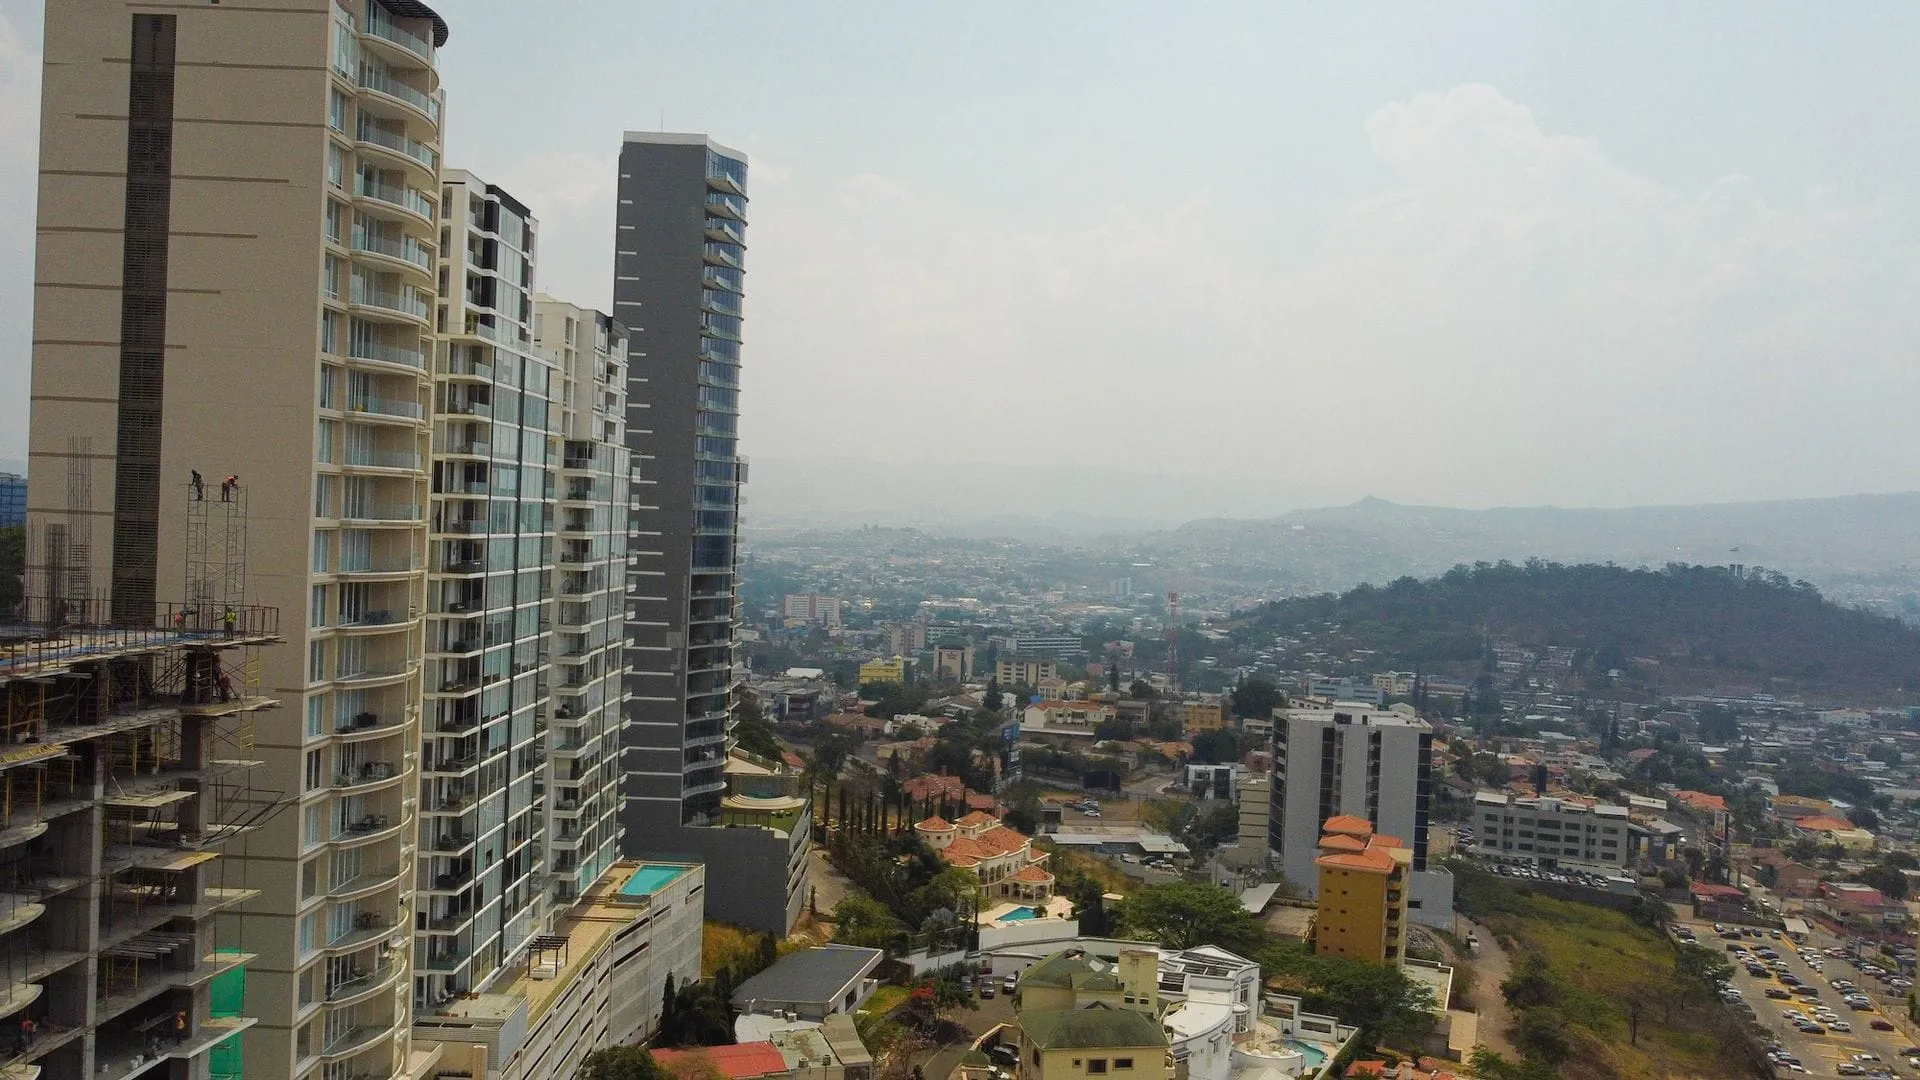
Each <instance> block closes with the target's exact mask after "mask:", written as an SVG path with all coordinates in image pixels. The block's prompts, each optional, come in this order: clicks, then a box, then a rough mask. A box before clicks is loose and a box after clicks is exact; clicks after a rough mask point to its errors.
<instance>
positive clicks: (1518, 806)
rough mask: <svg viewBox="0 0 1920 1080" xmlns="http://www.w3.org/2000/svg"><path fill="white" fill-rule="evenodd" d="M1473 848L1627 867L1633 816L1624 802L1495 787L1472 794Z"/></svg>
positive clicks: (1559, 862) (1541, 860) (1552, 861)
mask: <svg viewBox="0 0 1920 1080" xmlns="http://www.w3.org/2000/svg"><path fill="white" fill-rule="evenodd" d="M1473 825H1474V827H1475V828H1476V829H1478V830H1479V831H1478V833H1477V834H1476V835H1475V837H1474V841H1475V847H1474V850H1476V851H1479V852H1482V853H1484V854H1487V855H1495V856H1498V857H1500V858H1503V859H1526V860H1530V861H1532V862H1536V863H1538V864H1540V865H1541V866H1545V867H1547V868H1549V869H1552V868H1556V867H1560V866H1577V867H1580V868H1583V869H1584V868H1592V869H1595V870H1602V869H1604V870H1620V869H1623V868H1625V867H1626V865H1627V860H1628V857H1629V855H1630V853H1631V848H1632V842H1631V841H1632V828H1633V827H1632V822H1631V821H1630V820H1629V818H1628V809H1627V807H1624V806H1606V805H1602V804H1599V803H1593V802H1588V801H1586V800H1581V799H1555V798H1547V797H1541V798H1520V797H1518V796H1514V795H1508V794H1505V793H1503V792H1498V791H1479V792H1475V793H1474V796H1473Z"/></svg>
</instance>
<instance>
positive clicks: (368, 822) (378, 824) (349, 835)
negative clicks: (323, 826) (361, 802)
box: [327, 814, 407, 848]
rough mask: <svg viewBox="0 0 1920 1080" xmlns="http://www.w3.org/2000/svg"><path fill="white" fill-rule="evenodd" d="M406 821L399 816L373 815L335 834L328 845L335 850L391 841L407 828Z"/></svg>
mask: <svg viewBox="0 0 1920 1080" xmlns="http://www.w3.org/2000/svg"><path fill="white" fill-rule="evenodd" d="M406 824H407V823H406V821H405V819H403V818H402V817H401V816H400V815H398V814H372V815H368V816H367V817H366V818H365V819H363V820H362V821H360V822H358V823H356V824H353V825H349V826H347V827H346V828H345V829H342V830H341V831H339V832H337V833H335V834H333V837H332V839H330V840H328V841H327V845H328V846H329V847H333V848H356V847H365V846H366V845H368V844H372V843H376V842H378V841H381V840H391V839H393V838H394V837H396V836H399V835H400V833H401V830H403V829H404V828H405V827H406Z"/></svg>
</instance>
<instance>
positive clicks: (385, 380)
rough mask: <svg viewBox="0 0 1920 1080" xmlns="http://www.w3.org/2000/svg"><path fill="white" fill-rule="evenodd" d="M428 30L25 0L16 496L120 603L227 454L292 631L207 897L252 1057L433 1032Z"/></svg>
mask: <svg viewBox="0 0 1920 1080" xmlns="http://www.w3.org/2000/svg"><path fill="white" fill-rule="evenodd" d="M446 39H447V27H446V24H445V22H443V21H442V20H441V19H440V18H439V17H438V16H437V15H435V14H434V13H433V11H432V10H431V9H430V8H428V7H427V6H426V5H425V4H423V3H421V2H420V0H342V2H333V0H288V2H287V3H284V4H280V5H275V6H263V5H260V4H198V5H174V6H168V7H165V8H160V7H159V6H158V5H155V6H154V9H153V10H129V6H128V5H126V4H124V3H120V2H117V0H63V2H62V3H58V4H50V5H48V7H47V23H46V53H45V68H44V71H45V78H44V82H43V87H42V97H41V126H40V132H41V151H40V170H41V174H40V199H39V211H38V213H39V222H38V231H37V237H38V239H37V252H36V267H35V307H34V330H33V340H34V341H35V343H36V344H35V347H34V369H33V386H32V393H33V406H34V408H33V421H32V431H31V434H30V440H29V464H30V468H29V470H28V473H29V480H28V484H29V506H30V508H32V509H31V510H30V517H31V516H32V513H33V512H34V511H38V512H40V513H42V514H45V515H46V524H48V525H50V526H51V525H55V524H58V525H60V526H61V527H62V530H63V531H62V532H61V535H60V542H61V546H62V548H63V554H62V556H61V559H62V561H63V571H62V573H63V574H64V575H65V576H66V577H67V580H68V581H69V582H72V581H73V580H74V575H75V574H79V575H82V576H84V577H85V578H86V579H87V580H88V581H89V582H90V586H91V587H100V588H105V589H106V590H107V591H108V592H109V593H110V595H111V601H110V609H111V610H110V617H111V618H112V619H113V620H114V621H119V622H136V621H137V622H142V623H144V622H145V621H146V620H148V619H150V618H151V617H152V613H153V610H154V607H155V605H156V603H157V602H158V601H159V600H160V599H162V598H164V597H166V596H167V595H168V593H169V592H170V591H171V590H170V588H167V587H163V582H167V583H168V584H169V585H170V582H168V579H169V578H170V577H171V575H172V574H173V573H175V572H176V571H174V570H173V569H172V568H175V567H179V566H182V565H184V564H186V563H187V561H188V560H187V555H188V552H189V549H190V548H192V547H193V546H194V545H196V544H204V543H205V542H206V541H207V537H206V536H205V535H203V534H201V533H198V532H196V531H194V530H191V529H189V528H188V526H187V522H186V520H185V517H186V515H178V514H173V513H171V512H168V511H167V508H170V507H172V506H174V505H176V499H177V496H176V495H175V494H174V493H178V492H183V491H185V490H187V486H188V484H189V480H190V477H191V475H192V474H193V473H196V472H197V473H198V474H200V475H201V476H202V477H204V478H205V480H204V486H205V491H206V497H207V498H209V499H213V498H217V495H216V489H217V488H220V487H224V486H225V485H224V484H223V483H222V481H223V479H224V478H226V477H228V476H237V477H238V490H237V491H235V492H234V494H233V498H235V499H237V500H243V501H244V504H245V507H246V510H247V514H246V517H247V522H248V523H247V526H246V529H247V531H246V533H245V550H246V551H247V553H248V558H247V565H248V569H247V574H246V578H245V592H244V595H245V596H246V597H247V598H248V599H249V600H255V601H257V602H258V603H260V604H263V605H265V606H267V607H271V608H274V609H277V610H278V611H279V612H280V616H281V622H280V626H281V630H282V633H283V634H284V635H285V637H286V639H287V643H286V645H285V646H284V647H281V648H276V649H270V650H265V651H264V652H263V654H262V656H261V658H260V668H259V675H260V683H261V685H262V687H263V693H264V694H265V695H267V696H271V697H273V698H275V699H277V700H279V701H281V702H282V703H283V706H284V707H285V708H286V709H287V713H286V714H284V715H285V719H284V720H283V721H282V722H278V723H273V724H266V725H262V726H261V727H260V728H259V729H258V731H257V734H256V737H255V740H254V744H253V746H252V748H251V750H250V754H251V757H252V758H253V759H257V760H259V761H260V762H261V763H262V764H261V765H260V767H259V768H258V769H257V770H255V772H256V774H257V775H256V776H255V777H254V780H253V782H254V783H255V785H256V786H258V787H259V788H261V789H263V790H268V791H276V792H280V793H281V798H283V799H284V800H285V801H286V803H287V806H286V808H285V809H284V810H283V811H282V812H280V813H278V814H276V815H274V816H272V817H270V818H267V819H265V820H264V821H262V822H261V823H260V824H259V826H258V828H256V829H254V830H253V831H251V832H247V833H244V834H242V835H240V836H238V837H237V838H235V839H233V840H230V841H229V842H228V844H227V847H226V855H225V858H224V859H223V860H222V861H231V862H233V863H235V864H237V867H236V869H235V870H230V871H229V872H230V873H231V872H238V873H243V874H244V875H245V880H246V882H247V886H248V887H249V888H252V889H257V890H258V893H257V895H255V896H252V897H249V898H248V899H246V900H245V901H243V902H242V903H241V904H240V905H239V906H238V907H237V908H235V909H233V910H231V911H227V912H223V913H222V914H221V915H220V916H219V924H218V930H219V937H220V940H222V941H231V942H244V943H245V947H246V950H247V951H248V952H249V953H252V954H254V955H253V959H251V960H250V961H248V964H247V1010H248V1012H249V1013H250V1014H252V1015H254V1016H255V1017H257V1023H256V1024H255V1026H254V1027H252V1028H250V1029H249V1030H248V1031H247V1032H246V1033H245V1035H244V1037H243V1044H244V1047H245V1063H244V1068H245V1072H246V1073H247V1074H249V1075H253V1076H263V1077H290V1078H293V1080H307V1078H312V1077H320V1076H323V1075H324V1076H327V1077H334V1076H358V1075H368V1076H378V1077H393V1076H413V1075H424V1074H426V1073H428V1072H430V1071H431V1067H432V1064H433V1062H432V1060H431V1055H430V1054H424V1053H416V1052H415V1051H414V1048H413V1044H412V1039H411V1033H410V1030H409V1027H408V1024H407V1019H408V1012H409V1007H408V1006H409V999H410V987H409V985H408V980H407V978H406V975H407V973H408V972H410V971H411V970H412V969H413V966H414V963H413V957H412V943H413V939H412V933H411V929H410V928H411V927H412V925H413V923H414V921H415V909H414V906H413V888H414V885H413V872H414V869H415V867H414V862H415V853H414V851H413V844H414V843H415V840H416V837H417V836H418V835H419V833H418V830H417V828H416V821H415V809H416V807H415V802H416V797H417V794H418V788H419V782H418V777H417V776H416V775H415V770H416V761H415V754H416V752H417V750H418V749H419V747H420V745H421V743H420V735H419V724H420V704H421V677H422V671H421V668H422V654H423V650H424V645H425V642H424V637H425V618H424V613H425V610H426V607H427V603H428V598H427V580H426V569H425V565H426V543H427V536H426V524H427V521H426V503H427V471H426V463H427V460H426V459H427V451H428V447H429V442H430V437H431V430H430V428H429V425H428V420H427V416H428V412H427V408H428V401H429V394H430V393H431V391H432V384H431V382H430V380H429V372H430V370H431V368H430V365H429V362H428V361H429V358H430V357H431V356H432V355H433V331H434V326H433V321H432V320H433V318H434V313H435V307H436V303H437V280H436V273H435V269H436V259H437V245H438V242H439V235H438V220H439V217H440V207H439V201H440V161H439V142H440V124H441V107H442V99H441V95H440V88H439V76H438V74H437V72H436V68H435V53H436V50H437V49H438V48H439V47H440V46H441V45H444V44H445V42H446ZM75 492H84V493H85V494H84V495H78V494H75ZM75 502H80V503H83V504H84V505H78V506H76V505H73V504H74V503H75ZM29 531H30V534H31V533H32V532H33V527H32V526H31V525H30V526H29ZM42 532H43V534H48V533H50V532H51V530H42ZM38 542H39V541H38V540H36V541H35V543H36V544H38ZM36 550H37V551H38V552H39V556H38V557H40V558H41V559H43V560H45V561H48V562H52V561H55V559H54V553H53V552H51V551H50V550H49V549H48V548H47V547H45V546H38V547H36ZM202 595H208V596H217V595H218V590H213V591H211V592H207V593H203V594H202ZM76 992H84V991H76Z"/></svg>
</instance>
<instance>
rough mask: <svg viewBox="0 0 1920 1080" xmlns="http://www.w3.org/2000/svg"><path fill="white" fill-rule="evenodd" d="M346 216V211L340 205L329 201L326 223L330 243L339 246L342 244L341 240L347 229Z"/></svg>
mask: <svg viewBox="0 0 1920 1080" xmlns="http://www.w3.org/2000/svg"><path fill="white" fill-rule="evenodd" d="M346 216H347V214H346V210H345V209H344V208H343V207H342V206H341V205H340V204H339V203H337V202H335V201H334V200H332V199H328V200H327V216H326V222H327V239H328V240H329V241H331V242H333V243H336V244H338V243H340V238H341V237H342V236H344V235H346V233H345V232H344V230H345V229H346V221H345V219H346Z"/></svg>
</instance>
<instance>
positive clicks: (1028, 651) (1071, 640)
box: [1007, 634, 1087, 658]
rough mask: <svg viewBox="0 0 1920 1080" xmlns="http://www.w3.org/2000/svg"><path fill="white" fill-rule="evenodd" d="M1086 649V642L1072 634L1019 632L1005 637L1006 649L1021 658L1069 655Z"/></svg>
mask: <svg viewBox="0 0 1920 1080" xmlns="http://www.w3.org/2000/svg"><path fill="white" fill-rule="evenodd" d="M1086 649H1087V646H1086V642H1084V641H1081V640H1080V639H1079V638H1078V637H1076V636H1075V635H1073V634H1019V635H1016V636H1013V637H1009V638H1008V639H1007V651H1008V652H1010V653H1012V654H1014V655H1015V656H1018V657H1022V658H1030V657H1035V656H1056V657H1057V656H1071V655H1073V654H1074V653H1079V652H1085V651H1086Z"/></svg>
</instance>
